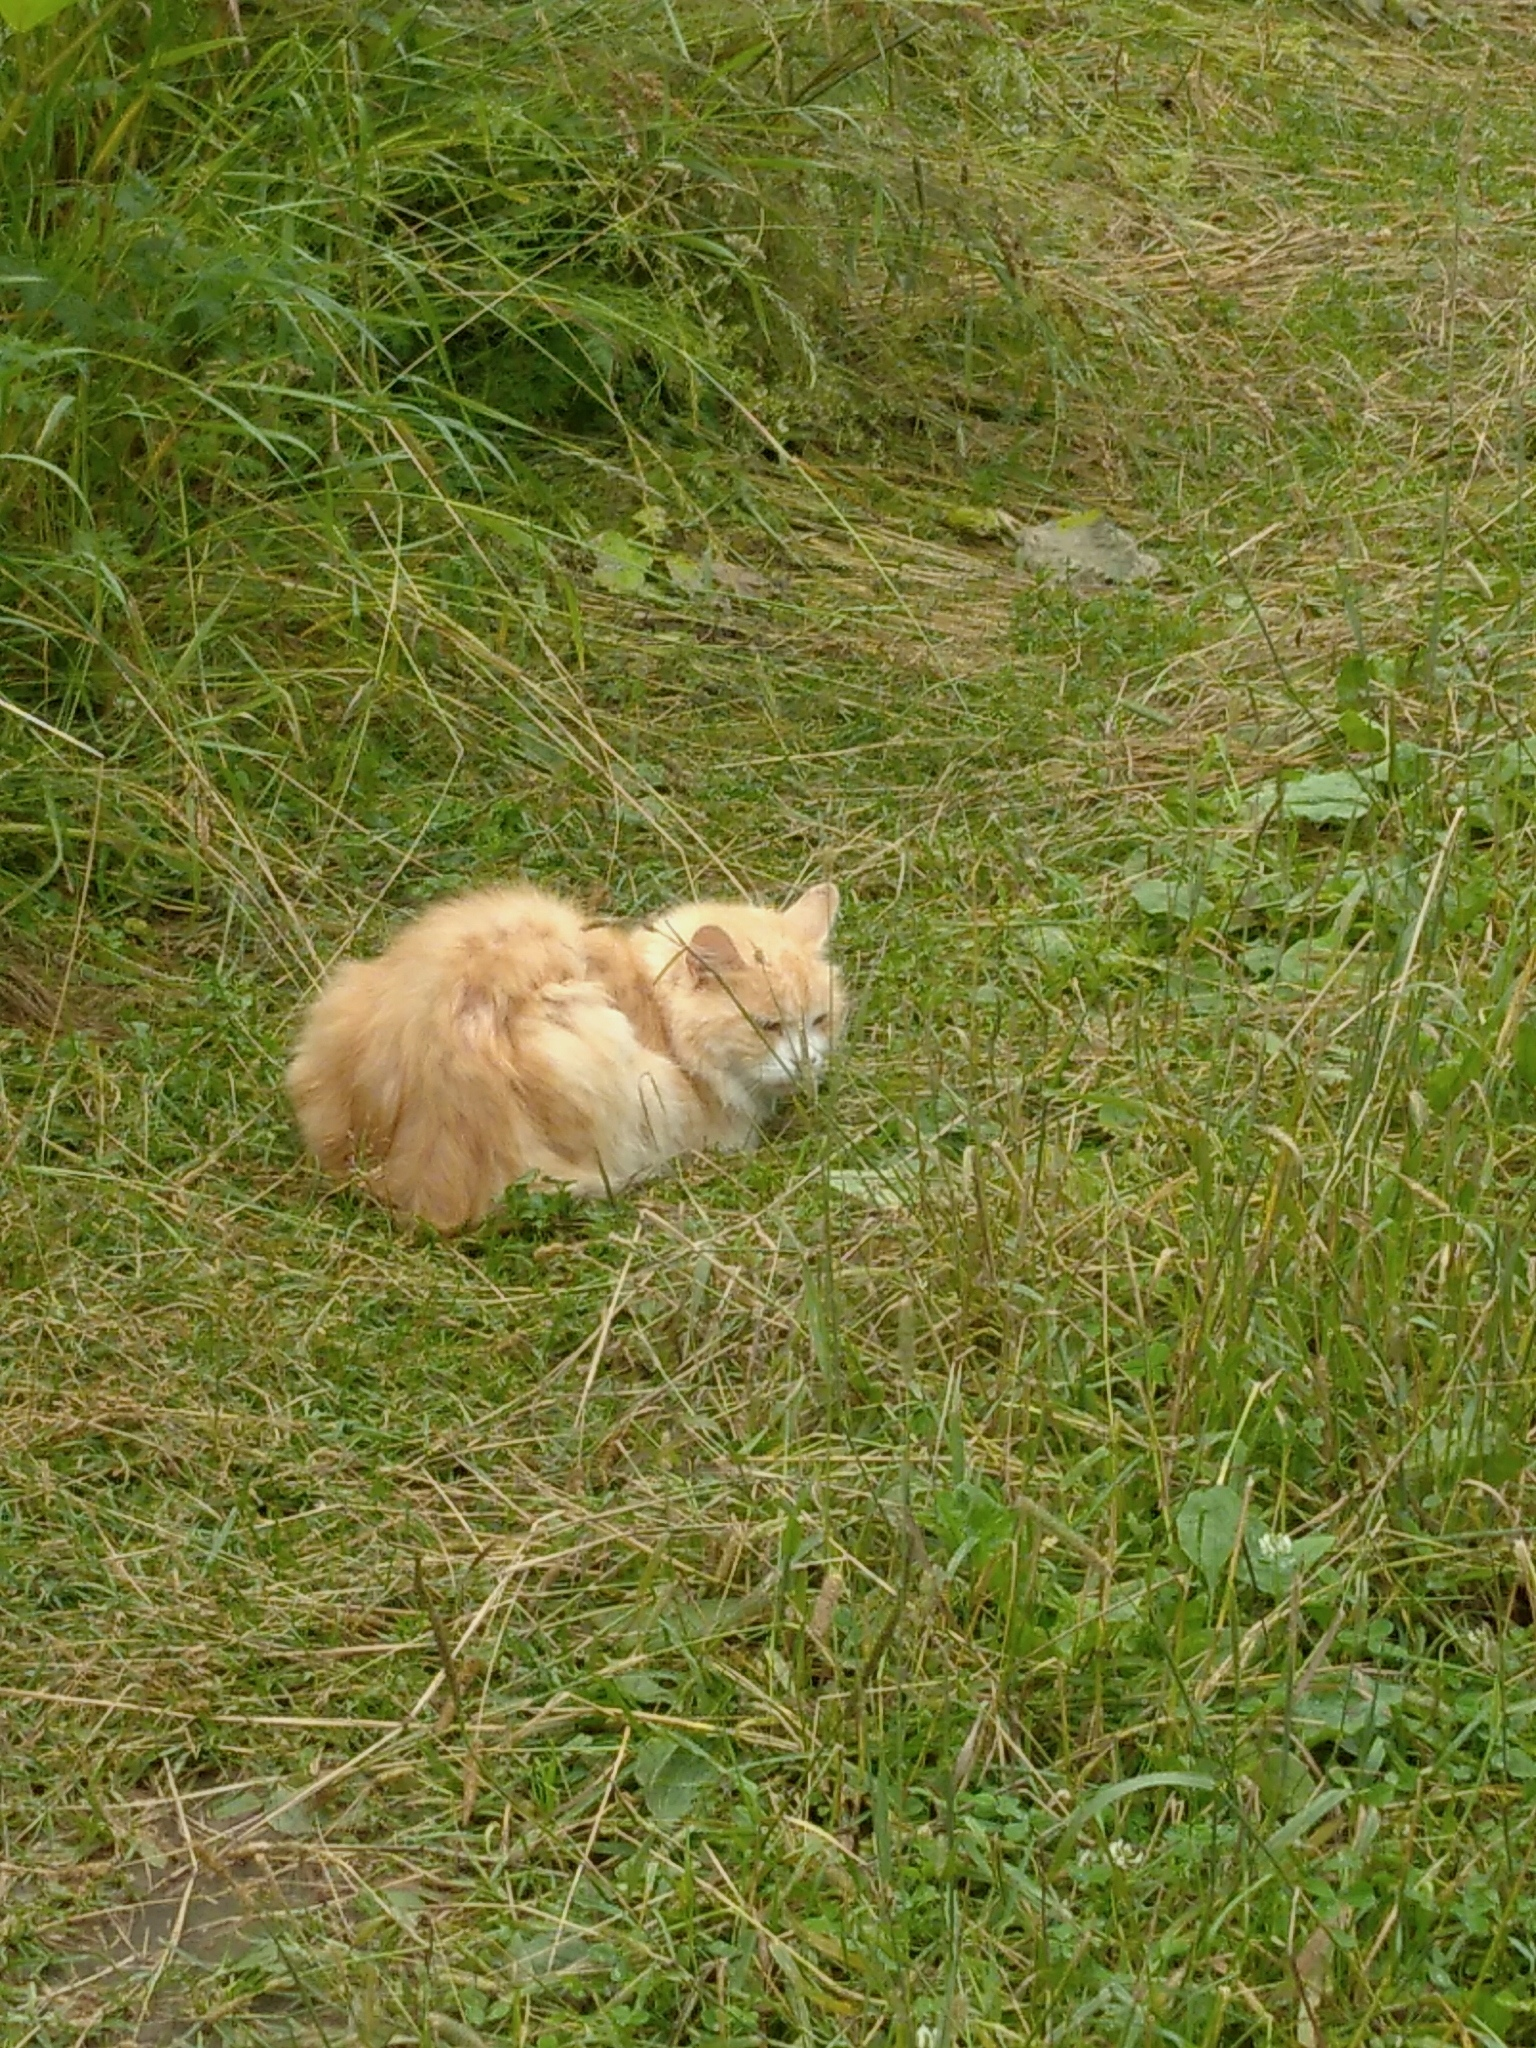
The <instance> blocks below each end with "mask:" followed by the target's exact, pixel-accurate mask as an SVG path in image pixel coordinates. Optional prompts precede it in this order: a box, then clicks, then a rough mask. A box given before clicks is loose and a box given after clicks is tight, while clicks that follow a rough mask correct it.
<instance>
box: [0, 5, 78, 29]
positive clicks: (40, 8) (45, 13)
mask: <svg viewBox="0 0 1536 2048" xmlns="http://www.w3.org/2000/svg"><path fill="white" fill-rule="evenodd" d="M69 4H70V0H0V21H3V22H4V23H5V25H6V27H7V28H36V27H37V26H38V24H39V23H40V22H44V21H52V19H53V17H54V16H55V15H56V14H62V13H63V12H64V10H65V8H66V7H68V6H69Z"/></svg>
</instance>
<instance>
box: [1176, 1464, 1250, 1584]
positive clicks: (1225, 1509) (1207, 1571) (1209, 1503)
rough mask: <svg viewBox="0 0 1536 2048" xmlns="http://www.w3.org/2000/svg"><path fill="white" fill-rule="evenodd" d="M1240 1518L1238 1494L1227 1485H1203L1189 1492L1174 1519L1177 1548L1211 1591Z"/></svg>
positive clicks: (1227, 1557)
mask: <svg viewBox="0 0 1536 2048" xmlns="http://www.w3.org/2000/svg"><path fill="white" fill-rule="evenodd" d="M1242 1519H1243V1501H1242V1496H1241V1494H1238V1493H1234V1492H1233V1490H1232V1488H1231V1487H1230V1486H1202V1487H1200V1488H1199V1489H1198V1490H1197V1491H1196V1492H1194V1493H1192V1494H1190V1495H1189V1497H1188V1499H1187V1500H1186V1501H1185V1502H1184V1505H1183V1506H1182V1507H1181V1508H1180V1509H1179V1512H1178V1515H1177V1517H1176V1518H1175V1520H1174V1530H1175V1533H1176V1534H1177V1536H1178V1539H1179V1548H1180V1550H1182V1551H1183V1553H1184V1555H1185V1556H1186V1557H1187V1558H1188V1559H1189V1561H1190V1563H1191V1564H1192V1565H1194V1566H1196V1568H1197V1569H1198V1570H1199V1572H1200V1573H1201V1576H1202V1577H1203V1578H1204V1580H1205V1583H1206V1584H1207V1585H1208V1586H1209V1587H1210V1588H1211V1590H1212V1591H1213V1592H1214V1591H1215V1588H1216V1583H1217V1581H1218V1580H1219V1579H1220V1577H1221V1575H1222V1573H1223V1572H1224V1571H1225V1570H1226V1568H1227V1566H1228V1565H1229V1564H1230V1563H1231V1561H1232V1551H1233V1548H1234V1546H1235V1545H1236V1543H1237V1531H1238V1527H1239V1525H1240V1524H1241V1522H1242Z"/></svg>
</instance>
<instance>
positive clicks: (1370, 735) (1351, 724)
mask: <svg viewBox="0 0 1536 2048" xmlns="http://www.w3.org/2000/svg"><path fill="white" fill-rule="evenodd" d="M1339 732H1340V734H1341V736H1342V738H1343V740H1344V742H1345V744H1346V745H1347V746H1351V747H1353V748H1355V750H1356V751H1357V752H1358V753H1361V754H1379V753H1380V752H1381V750H1382V748H1383V747H1384V746H1385V745H1386V744H1387V736H1386V734H1385V733H1384V732H1383V731H1382V729H1381V727H1380V726H1379V725H1378V724H1377V723H1376V722H1375V720H1374V719H1371V718H1367V717H1366V716H1365V714H1364V713H1363V712H1360V711H1341V712H1340V713H1339Z"/></svg>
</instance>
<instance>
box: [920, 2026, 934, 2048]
mask: <svg viewBox="0 0 1536 2048" xmlns="http://www.w3.org/2000/svg"><path fill="white" fill-rule="evenodd" d="M917 2048H939V2030H938V2028H937V2027H926V2026H925V2027H919V2028H918V2030H917Z"/></svg>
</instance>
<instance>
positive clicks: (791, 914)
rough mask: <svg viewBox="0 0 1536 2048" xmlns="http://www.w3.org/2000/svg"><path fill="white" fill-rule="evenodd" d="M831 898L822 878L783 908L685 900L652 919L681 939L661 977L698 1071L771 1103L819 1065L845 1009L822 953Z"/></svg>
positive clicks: (683, 1047)
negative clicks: (655, 919)
mask: <svg viewBox="0 0 1536 2048" xmlns="http://www.w3.org/2000/svg"><path fill="white" fill-rule="evenodd" d="M837 903H838V895H837V890H836V889H835V888H834V886H833V885H832V884H831V883H830V882H822V883H820V884H819V885H818V886H817V887H816V888H814V889H807V890H806V892H805V894H804V895H803V896H802V897H801V898H800V899H799V901H798V902H796V903H792V904H791V905H790V907H789V909H788V910H782V911H780V910H759V909H757V908H756V907H755V906H754V905H752V904H748V903H692V904H685V905H683V906H682V907H681V908H679V909H677V910H673V911H669V912H668V913H667V915H666V916H665V917H663V918H659V919H658V920H657V926H656V928H657V929H658V930H660V931H663V932H665V933H667V935H668V936H669V937H671V938H673V939H675V940H676V941H677V942H678V946H679V951H678V954H677V957H676V959H675V960H674V961H673V962H672V963H671V964H670V965H669V967H668V969H667V971H666V973H665V975H664V976H663V987H664V989H665V993H666V998H667V1006H668V1010H669V1012H670V1013H671V1017H672V1022H673V1028H674V1032H675V1033H677V1035H678V1038H679V1044H678V1050H679V1052H680V1053H682V1054H683V1056H684V1058H685V1059H686V1060H687V1062H688V1064H689V1065H690V1066H691V1067H692V1068H693V1069H694V1070H695V1071H696V1072H701V1073H706V1074H707V1073H713V1074H714V1075H715V1076H716V1077H717V1078H719V1079H720V1080H724V1081H726V1082H727V1083H728V1091H727V1092H731V1093H736V1092H744V1093H746V1094H747V1095H749V1096H750V1097H752V1098H753V1100H755V1101H759V1102H770V1103H771V1102H773V1101H775V1100H777V1099H778V1098H779V1097H780V1096H784V1095H788V1094H789V1093H791V1091H792V1090H794V1089H795V1088H797V1087H799V1086H800V1085H801V1084H802V1083H804V1082H806V1081H814V1080H815V1079H817V1078H818V1077H819V1076H820V1075H821V1073H822V1072H823V1070H824V1069H825V1067H826V1064H827V1058H828V1055H829V1054H830V1052H831V1050H832V1047H833V1045H834V1044H835V1043H836V1040H837V1037H838V1034H839V1032H840V1031H841V1029H842V1026H843V1021H844V1015H845V1011H846V1003H845V999H844V995H843V984H842V978H841V976H840V975H839V974H838V971H837V969H836V968H835V967H834V966H833V964H832V962H831V961H830V960H828V958H827V956H826V947H827V940H828V938H829V937H830V936H831V932H832V923H833V920H834V919H835V918H836V916H837Z"/></svg>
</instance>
